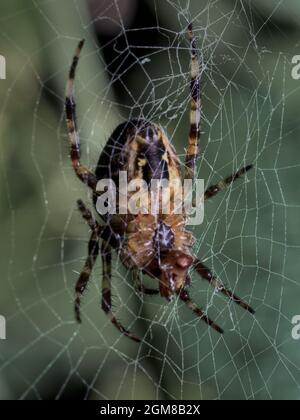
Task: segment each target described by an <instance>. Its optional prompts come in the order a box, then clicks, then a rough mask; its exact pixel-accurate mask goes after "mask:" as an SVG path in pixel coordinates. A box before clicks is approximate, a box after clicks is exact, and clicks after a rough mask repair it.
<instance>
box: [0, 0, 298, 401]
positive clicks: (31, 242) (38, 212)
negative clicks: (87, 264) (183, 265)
mask: <svg viewBox="0 0 300 420" xmlns="http://www.w3.org/2000/svg"><path fill="white" fill-rule="evenodd" d="M12 3H13V2H10V5H8V4H7V5H6V6H4V5H1V8H3V10H2V13H1V18H0V20H1V27H2V29H1V32H2V42H1V48H2V50H3V51H2V50H1V54H3V55H4V56H5V57H6V58H7V61H8V63H7V65H8V75H9V77H8V78H7V80H6V81H1V83H0V89H1V97H2V98H3V100H2V104H1V113H0V118H1V138H2V142H1V143H2V145H1V154H0V157H1V172H0V174H1V179H0V189H1V197H2V200H1V202H2V204H3V205H2V206H1V216H2V217H1V232H2V234H1V237H2V238H3V241H2V242H3V251H2V255H1V257H0V258H1V267H2V292H1V298H0V303H1V307H0V312H1V315H4V316H5V317H6V319H7V340H6V341H1V342H0V354H1V359H0V383H1V389H2V391H1V394H2V395H1V396H0V397H1V398H23V399H29V398H33V399H45V398H55V399H61V398H66V397H72V398H76V397H78V398H89V399H124V398H125V399H126V398H128V399H140V398H145V399H185V398H186V399H228V398H230V399H276V398H298V397H299V384H300V372H299V367H300V356H299V342H297V341H295V340H293V338H292V334H291V331H292V324H291V319H292V317H293V316H294V315H296V314H298V313H299V310H298V306H299V305H298V294H299V293H300V290H299V280H298V273H299V268H300V267H299V259H298V258H297V255H298V254H299V248H300V242H299V238H298V231H299V229H297V228H299V217H298V215H299V207H300V202H299V198H298V197H299V194H296V192H298V187H297V186H296V184H297V174H298V173H299V167H300V164H299V157H298V153H297V152H298V150H297V151H296V148H297V137H298V135H299V130H300V127H299V123H298V112H297V111H298V108H297V102H296V101H297V94H298V90H299V84H297V82H296V81H294V80H293V79H292V78H291V57H292V56H293V55H294V54H296V53H297V45H296V43H297V35H299V28H298V27H297V24H296V23H295V27H296V29H297V30H295V32H286V33H285V32H284V31H283V29H282V27H279V26H277V23H276V22H279V21H280V19H283V21H285V20H287V19H289V21H293V22H296V17H297V16H296V15H299V14H300V9H299V6H298V5H297V4H296V2H294V7H291V6H287V5H286V2H284V1H281V2H275V1H274V2H272V1H270V2H268V5H265V4H264V5H262V4H261V2H258V1H252V2H251V7H250V2H246V1H242V0H237V1H224V0H214V1H203V2H201V6H199V2H197V1H187V2H179V1H175V0H174V1H168V0H164V1H159V2H158V1H149V2H147V3H146V2H145V4H147V7H148V8H149V10H150V11H151V13H152V14H153V17H154V22H155V25H153V26H151V27H135V28H133V29H132V28H131V26H130V16H129V17H128V19H127V20H126V17H125V12H124V10H123V9H122V8H121V6H120V3H121V2H117V1H116V0H115V1H110V2H107V4H106V3H105V2H104V3H105V4H106V8H105V7H103V8H102V9H101V13H100V11H99V9H97V7H95V6H94V3H95V2H94V3H93V2H90V10H93V11H94V13H90V12H89V11H88V9H87V7H86V5H85V3H84V2H79V1H75V0H74V1H71V0H64V1H63V2H61V1H60V2H58V1H57V0H52V1H40V2H37V1H34V0H31V1H28V2H26V6H24V3H22V4H21V2H18V1H16V2H15V3H14V4H13V5H12ZM124 3H126V2H124ZM128 3H129V4H130V7H129V9H128V10H131V11H133V10H134V7H133V4H134V3H135V2H132V3H130V2H128ZM180 3H181V4H180ZM182 3H185V5H184V6H183V5H182ZM291 3H293V2H289V4H290V5H291ZM93 7H94V8H93ZM145 7H146V6H145ZM131 8H132V9H131ZM112 10H113V12H112ZM126 16H127V15H126ZM189 21H193V24H194V33H195V36H196V38H197V45H198V49H199V60H200V62H201V63H202V69H203V76H202V77H203V86H202V90H203V123H202V130H203V134H202V138H201V158H200V160H199V165H198V168H199V174H198V177H199V178H204V179H205V185H206V186H209V185H210V184H211V183H214V182H217V181H219V180H220V179H223V178H224V177H225V176H228V175H229V174H231V173H233V172H235V171H236V170H237V169H239V168H240V167H242V166H244V165H245V164H248V163H253V164H254V169H253V170H252V171H251V172H249V173H248V175H247V176H246V177H245V178H243V179H242V180H239V181H237V182H236V183H235V184H234V185H232V186H231V187H230V188H228V189H227V190H225V191H223V192H220V193H219V194H218V196H217V197H215V198H214V199H213V200H212V201H209V202H207V204H206V207H205V218H204V223H203V224H202V225H201V226H196V227H193V229H192V230H193V233H194V236H195V238H196V244H195V248H194V253H195V255H197V256H198V257H199V258H200V259H201V260H202V261H203V262H205V264H206V265H208V266H209V267H210V268H211V269H212V270H213V271H214V273H215V274H216V275H217V277H218V278H219V279H220V280H221V281H222V282H223V283H224V284H225V285H226V286H227V287H229V288H231V289H233V290H234V291H235V292H236V293H237V294H238V295H239V296H241V297H242V298H243V299H244V300H245V301H247V302H249V303H250V304H251V306H253V307H254V308H255V309H256V315H255V317H252V316H251V315H249V314H248V313H245V312H244V311H243V310H242V309H241V308H239V307H237V306H236V305H234V304H233V303H232V302H230V301H229V300H227V299H226V298H224V296H223V295H221V294H220V293H218V291H214V290H213V289H212V288H211V287H210V286H209V285H208V284H206V282H205V281H203V280H201V279H200V278H198V277H197V276H196V275H193V276H192V284H191V296H192V297H193V300H194V301H195V302H197V303H198V304H199V305H200V306H201V307H202V308H204V309H205V310H206V311H207V312H208V314H209V316H210V317H211V318H212V319H214V320H215V321H216V322H217V323H218V324H219V325H220V326H222V328H224V329H225V331H226V333H225V335H224V336H220V335H218V334H217V333H216V332H215V331H213V330H210V329H208V328H207V326H206V325H205V324H204V323H203V321H201V320H200V319H197V318H196V317H195V316H194V315H193V314H192V313H190V312H189V310H188V308H186V307H185V306H184V304H183V303H181V302H179V301H174V302H172V303H169V304H167V303H166V302H164V301H163V300H162V299H161V298H160V297H151V296H140V295H139V294H138V293H137V292H136V291H135V290H134V287H133V284H132V280H131V277H130V275H129V273H128V272H126V271H125V270H124V268H122V265H121V263H120V261H119V260H118V257H117V256H116V255H115V256H114V262H113V302H114V311H115V312H116V314H117V317H118V319H120V320H122V323H123V324H124V325H125V326H126V327H128V328H130V330H131V331H134V332H135V333H137V334H138V335H139V336H140V337H141V338H142V343H141V345H138V344H136V343H133V342H131V341H130V340H128V339H127V338H126V337H123V336H121V335H120V334H119V333H118V331H117V330H116V329H115V328H114V327H113V326H112V324H111V323H110V322H109V321H108V320H107V318H106V317H105V315H104V314H103V313H102V311H101V308H100V296H101V262H100V260H99V261H98V263H97V265H96V267H95V269H94V271H93V275H92V279H91V281H90V285H89V288H88V290H87V291H86V293H85V297H84V299H83V305H82V316H83V323H82V325H80V326H78V325H77V324H76V323H75V321H74V315H73V299H74V285H75V282H76V280H77V277H78V274H79V272H80V270H81V268H82V266H83V264H84V261H85V258H86V254H87V240H88V237H89V231H88V227H87V226H86V225H85V224H84V222H83V221H82V220H81V218H80V215H79V214H78V212H77V210H76V207H75V202H76V199H77V198H82V199H83V200H84V201H85V203H86V204H87V205H88V206H89V207H90V208H91V199H90V196H89V193H88V191H87V190H86V189H85V188H84V186H82V185H81V184H80V183H79V181H77V180H76V179H75V176H74V174H73V172H72V169H71V165H70V162H69V159H68V147H67V137H66V129H65V122H64V113H63V108H64V84H65V80H66V75H67V71H68V66H69V64H70V60H71V56H72V54H73V50H74V47H75V45H76V43H77V40H78V39H80V38H82V37H85V38H86V39H87V45H86V47H85V49H84V51H83V54H82V59H81V62H80V66H79V71H78V75H77V79H76V100H77V104H78V123H79V129H80V135H81V141H82V152H83V161H84V162H85V163H87V164H88V165H89V166H90V167H94V166H95V164H96V162H97V158H98V156H99V153H100V151H101V150H102V147H103V146H104V144H105V142H106V140H107V139H108V137H109V135H110V133H111V132H112V130H113V129H114V128H115V126H116V125H117V124H118V123H120V122H122V121H124V120H126V119H128V118H131V117H145V118H147V119H149V120H153V121H155V122H158V123H160V124H161V125H162V126H163V127H164V129H165V130H166V131H167V133H168V135H169V138H170V139H171V140H172V143H173V144H174V145H175V147H176V149H177V151H178V153H179V155H180V157H181V158H183V156H184V147H185V144H186V142H187V133H188V128H189V127H188V117H189V114H188V112H189V106H190V97H189V83H190V74H189V50H188V42H187V39H186V28H187V23H188V22H189ZM298 21H299V19H298ZM20 22H22V25H21V24H20ZM32 22H34V23H33V24H32ZM109 24H114V25H115V35H113V36H111V39H110V40H109V41H108V42H106V43H105V44H103V45H102V44H100V45H99V44H98V43H97V42H96V41H95V38H94V37H93V31H94V30H95V27H97V26H98V25H103V27H105V25H108V26H109ZM11 28H18V30H14V31H12V29H11ZM132 34H133V35H135V37H136V34H138V35H139V39H140V40H141V41H140V42H137V43H134V44H132V43H131V39H132ZM149 36H150V39H151V37H152V36H153V39H155V40H157V42H155V44H154V42H153V43H151V42H148V41H147V42H145V39H146V40H147V39H149ZM298 38H299V37H298ZM135 39H136V38H135ZM110 49H111V50H112V51H114V52H118V57H117V58H116V60H115V61H113V62H107V61H105V60H104V56H105V52H106V51H107V50H110ZM2 82H3V83H2ZM116 87H117V88H116ZM120 92H122V93H120ZM122 95H123V96H122ZM145 284H147V285H149V286H152V287H153V283H151V282H150V281H149V279H145ZM154 286H155V284H154ZM279 385H280V386H279Z"/></svg>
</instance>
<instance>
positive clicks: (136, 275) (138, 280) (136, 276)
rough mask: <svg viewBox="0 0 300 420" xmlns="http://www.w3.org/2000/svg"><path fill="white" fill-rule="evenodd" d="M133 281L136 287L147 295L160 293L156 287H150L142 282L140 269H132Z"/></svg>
mask: <svg viewBox="0 0 300 420" xmlns="http://www.w3.org/2000/svg"><path fill="white" fill-rule="evenodd" d="M132 276H133V281H134V285H135V287H136V289H137V290H138V291H139V292H140V293H143V294H145V295H157V294H158V293H159V291H158V290H156V289H149V288H147V287H145V286H144V285H143V284H142V279H141V275H140V273H139V271H138V270H133V271H132Z"/></svg>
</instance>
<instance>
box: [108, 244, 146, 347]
mask: <svg viewBox="0 0 300 420" xmlns="http://www.w3.org/2000/svg"><path fill="white" fill-rule="evenodd" d="M101 257H102V266H103V277H102V309H103V311H104V312H105V314H106V315H107V316H108V319H109V320H110V321H111V322H112V323H113V324H114V326H115V327H116V328H117V329H118V330H119V331H120V333H121V334H124V335H126V336H127V337H129V338H131V339H132V340H134V341H137V342H140V341H141V340H140V339H139V338H138V337H137V336H135V335H134V334H132V333H131V332H130V331H128V330H126V329H125V328H124V327H123V325H122V324H120V322H119V321H118V320H117V318H116V317H115V315H114V314H113V312H112V304H111V247H110V245H109V244H108V243H107V242H105V241H102V245H101Z"/></svg>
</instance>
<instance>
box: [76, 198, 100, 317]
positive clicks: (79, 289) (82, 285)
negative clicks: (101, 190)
mask: <svg viewBox="0 0 300 420" xmlns="http://www.w3.org/2000/svg"><path fill="white" fill-rule="evenodd" d="M77 204H78V209H79V211H80V213H81V214H82V217H83V218H84V219H85V220H86V221H87V223H88V225H89V226H90V228H91V230H92V234H91V237H90V240H89V243H88V257H87V259H86V262H85V264H84V267H83V270H82V272H81V273H80V276H79V279H78V280H77V283H76V286H75V292H76V298H75V305H74V309H75V318H76V320H77V322H79V323H80V322H81V316H80V303H81V297H82V295H83V293H84V291H85V289H86V286H87V284H88V281H89V279H90V276H91V273H92V270H93V267H94V265H95V262H96V259H97V257H98V255H99V231H100V226H99V225H98V223H97V222H96V220H94V218H93V216H92V213H91V212H90V210H88V208H87V207H85V205H84V203H83V202H82V201H81V200H78V202H77Z"/></svg>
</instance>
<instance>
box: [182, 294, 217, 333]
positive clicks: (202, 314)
mask: <svg viewBox="0 0 300 420" xmlns="http://www.w3.org/2000/svg"><path fill="white" fill-rule="evenodd" d="M179 298H180V299H181V300H182V301H183V302H185V303H186V304H187V306H188V307H189V308H190V309H191V310H192V311H193V312H194V313H195V314H196V315H197V316H198V317H200V318H201V319H202V320H203V321H204V322H206V324H207V325H209V326H210V327H212V328H213V329H214V330H215V331H217V332H218V333H220V334H223V333H224V331H223V330H222V328H221V327H219V326H218V325H217V324H215V323H214V322H213V321H212V320H211V319H210V318H209V317H208V316H207V314H206V313H205V312H204V311H203V310H202V309H200V308H199V307H198V306H197V305H196V304H195V303H194V302H193V301H192V300H191V298H190V296H189V293H188V291H187V290H186V289H181V290H180V291H179Z"/></svg>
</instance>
